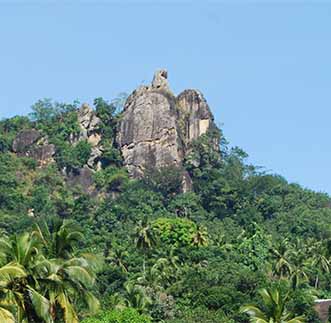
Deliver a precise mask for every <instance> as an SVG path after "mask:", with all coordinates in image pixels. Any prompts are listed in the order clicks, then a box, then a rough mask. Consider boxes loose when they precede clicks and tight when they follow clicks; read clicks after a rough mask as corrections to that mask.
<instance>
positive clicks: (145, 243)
mask: <svg viewBox="0 0 331 323" xmlns="http://www.w3.org/2000/svg"><path fill="white" fill-rule="evenodd" d="M155 245H156V239H155V236H154V232H153V228H152V226H151V225H150V223H149V222H148V218H147V216H144V218H143V220H142V221H140V222H139V224H138V226H137V227H136V246H137V248H138V249H141V250H142V252H143V254H144V259H143V271H144V272H145V267H146V266H145V261H146V259H145V258H146V253H147V252H148V251H149V250H150V249H152V248H153V247H154V246H155Z"/></svg>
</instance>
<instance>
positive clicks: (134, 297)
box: [124, 282, 151, 313]
mask: <svg viewBox="0 0 331 323" xmlns="http://www.w3.org/2000/svg"><path fill="white" fill-rule="evenodd" d="M124 287H125V294H124V303H125V305H126V306H128V307H133V308H135V309H136V310H137V311H138V312H139V313H144V312H146V310H147V307H148V305H149V304H150V302H151V301H150V299H149V298H148V297H147V296H146V293H145V291H144V289H143V288H142V286H139V285H136V284H134V283H132V282H128V283H126V284H125V286H124Z"/></svg>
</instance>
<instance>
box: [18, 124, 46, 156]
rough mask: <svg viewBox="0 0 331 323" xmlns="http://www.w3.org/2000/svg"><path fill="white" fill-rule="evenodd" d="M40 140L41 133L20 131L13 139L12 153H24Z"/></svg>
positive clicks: (29, 130) (28, 130) (27, 130)
mask: <svg viewBox="0 0 331 323" xmlns="http://www.w3.org/2000/svg"><path fill="white" fill-rule="evenodd" d="M40 138H41V133H40V132H39V131H38V130H35V129H26V130H22V131H21V132H20V133H19V134H18V135H17V136H16V138H15V139H14V142H13V147H12V148H13V151H14V152H15V153H24V152H26V151H27V150H29V148H31V146H33V145H34V144H35V143H36V142H37V141H38V140H39V139H40Z"/></svg>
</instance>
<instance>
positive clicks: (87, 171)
mask: <svg viewBox="0 0 331 323" xmlns="http://www.w3.org/2000/svg"><path fill="white" fill-rule="evenodd" d="M93 176H94V171H93V170H92V169H91V168H89V167H88V166H84V167H83V168H81V169H77V170H75V171H72V172H70V173H69V174H66V180H67V183H68V184H69V186H71V187H76V188H79V189H81V190H82V192H84V193H85V194H88V195H95V194H97V190H96V188H95V185H94V178H93Z"/></svg>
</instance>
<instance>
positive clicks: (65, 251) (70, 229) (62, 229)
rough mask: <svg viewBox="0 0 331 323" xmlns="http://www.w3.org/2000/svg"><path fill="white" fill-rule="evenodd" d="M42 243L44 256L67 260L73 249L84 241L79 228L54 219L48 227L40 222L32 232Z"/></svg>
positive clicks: (69, 222)
mask: <svg viewBox="0 0 331 323" xmlns="http://www.w3.org/2000/svg"><path fill="white" fill-rule="evenodd" d="M33 234H34V235H36V236H37V237H38V238H39V240H41V241H42V242H43V243H44V248H45V251H46V255H47V256H48V257H50V258H63V259H68V258H70V257H71V256H72V253H73V250H74V247H75V246H76V245H77V244H78V243H79V242H80V241H83V240H84V235H83V233H82V232H81V230H80V228H79V227H78V226H77V225H76V224H75V223H73V222H72V221H69V220H64V221H61V220H58V219H54V220H53V221H52V222H51V223H50V224H49V225H48V224H47V223H46V222H42V223H40V224H39V225H36V226H35V230H34V232H33Z"/></svg>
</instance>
